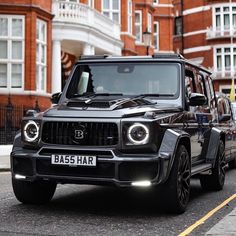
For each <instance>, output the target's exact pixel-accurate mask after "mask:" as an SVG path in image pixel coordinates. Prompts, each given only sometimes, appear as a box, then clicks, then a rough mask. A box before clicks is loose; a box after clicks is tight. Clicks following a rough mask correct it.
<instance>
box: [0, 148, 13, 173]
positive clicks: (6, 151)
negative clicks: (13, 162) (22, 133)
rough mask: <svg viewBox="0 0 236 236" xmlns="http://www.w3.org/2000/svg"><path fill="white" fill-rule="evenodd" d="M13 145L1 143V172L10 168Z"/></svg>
mask: <svg viewBox="0 0 236 236" xmlns="http://www.w3.org/2000/svg"><path fill="white" fill-rule="evenodd" d="M11 149H12V145H0V172H1V171H9V170H10V153H11Z"/></svg>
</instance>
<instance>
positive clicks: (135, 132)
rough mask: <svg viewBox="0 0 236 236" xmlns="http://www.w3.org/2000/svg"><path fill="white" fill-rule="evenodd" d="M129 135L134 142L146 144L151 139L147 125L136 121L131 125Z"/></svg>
mask: <svg viewBox="0 0 236 236" xmlns="http://www.w3.org/2000/svg"><path fill="white" fill-rule="evenodd" d="M127 135H128V139H129V141H130V142H132V143H133V144H146V143H147V142H148V139H149V130H148V128H147V126H146V125H143V124H140V123H136V124H133V125H131V126H130V127H129V129H128V134H127Z"/></svg>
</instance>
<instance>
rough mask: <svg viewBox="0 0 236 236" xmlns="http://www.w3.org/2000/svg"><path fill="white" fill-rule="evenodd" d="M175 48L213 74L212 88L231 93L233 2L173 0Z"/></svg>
mask: <svg viewBox="0 0 236 236" xmlns="http://www.w3.org/2000/svg"><path fill="white" fill-rule="evenodd" d="M173 7H174V15H175V23H174V25H175V26H174V35H173V44H174V51H177V52H180V53H182V54H183V55H184V56H185V57H186V58H189V59H191V60H193V61H194V62H196V63H198V64H201V65H203V66H205V67H207V68H209V69H210V70H212V71H213V72H214V74H215V80H214V83H215V89H216V90H217V91H221V92H224V93H226V94H229V93H230V86H231V81H232V78H234V77H235V76H236V74H235V69H236V44H235V37H236V1H234V0H226V1H220V0H217V1H216V0H215V1H214V0H207V1H206V0H198V1H188V0H173Z"/></svg>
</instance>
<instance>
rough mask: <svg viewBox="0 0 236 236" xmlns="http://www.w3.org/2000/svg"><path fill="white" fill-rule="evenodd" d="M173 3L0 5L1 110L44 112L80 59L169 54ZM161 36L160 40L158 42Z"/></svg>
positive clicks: (89, 0) (104, 0)
mask: <svg viewBox="0 0 236 236" xmlns="http://www.w3.org/2000/svg"><path fill="white" fill-rule="evenodd" d="M172 11H173V5H172V4H171V0H159V1H152V0H145V1H143V0H127V1H121V0H48V1H43V0H11V1H10V0H0V105H6V104H7V103H9V101H10V103H11V104H12V105H21V106H24V105H25V106H28V107H35V106H37V107H38V108H40V109H41V110H42V109H45V108H47V107H49V106H50V96H51V94H52V93H54V92H58V91H61V89H62V87H63V85H64V83H65V80H66V78H67V76H68V74H69V72H70V70H71V68H72V65H73V63H74V62H75V61H76V60H77V59H78V57H79V56H80V55H82V54H87V55H93V54H104V53H106V54H113V55H121V54H123V55H145V54H146V46H145V45H144V43H143V37H142V34H143V32H144V31H145V30H148V31H149V32H151V35H152V40H151V45H150V48H149V50H148V53H150V54H152V53H153V52H154V51H168V52H172V51H173V43H172V32H173V19H174V18H173V14H172ZM160 35H162V37H159V36H160Z"/></svg>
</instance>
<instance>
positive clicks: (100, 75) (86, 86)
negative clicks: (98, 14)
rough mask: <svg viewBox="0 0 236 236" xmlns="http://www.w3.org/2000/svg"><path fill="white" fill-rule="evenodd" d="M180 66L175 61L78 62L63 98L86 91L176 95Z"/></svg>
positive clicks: (93, 92) (173, 96)
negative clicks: (84, 63)
mask: <svg viewBox="0 0 236 236" xmlns="http://www.w3.org/2000/svg"><path fill="white" fill-rule="evenodd" d="M179 74H180V66H179V64H177V63H175V64H174V63H168V64H167V63H158V64H157V63H155V64H154V63H148V64H147V63H143V64H141V63H132V64H128V63H122V64H117V63H116V64H111V63H107V64H88V65H79V66H78V67H77V68H76V69H75V72H74V74H73V78H72V80H71V83H70V85H69V88H68V91H67V95H66V96H67V97H68V98H73V97H76V96H85V95H88V94H105V93H106V94H108V95H112V94H116V95H117V94H118V95H134V96H137V95H145V96H149V95H150V97H151V96H155V97H158V98H161V97H163V98H164V97H165V99H166V98H168V97H169V98H176V97H178V94H179V87H180V86H179V84H180V83H179V77H180V76H179Z"/></svg>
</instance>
